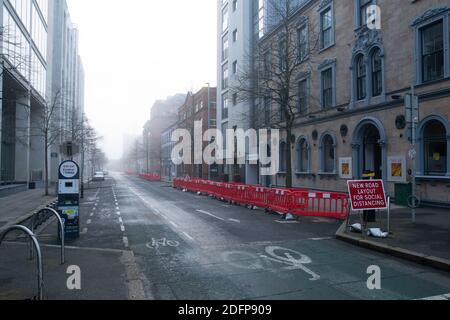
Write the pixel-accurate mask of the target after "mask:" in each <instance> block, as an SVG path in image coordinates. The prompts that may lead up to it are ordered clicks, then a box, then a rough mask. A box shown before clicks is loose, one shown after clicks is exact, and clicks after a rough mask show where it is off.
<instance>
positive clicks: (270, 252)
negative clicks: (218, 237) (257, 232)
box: [223, 246, 321, 281]
mask: <svg viewBox="0 0 450 320" xmlns="http://www.w3.org/2000/svg"><path fill="white" fill-rule="evenodd" d="M233 258H234V259H233ZM223 259H224V260H225V261H226V262H228V263H230V264H231V265H233V266H234V267H236V268H240V269H248V270H264V269H273V268H270V267H268V266H267V262H275V263H278V264H283V265H286V266H285V267H284V268H283V269H284V270H288V271H294V270H302V271H304V272H305V273H307V274H308V275H310V276H311V278H310V279H309V280H310V281H317V280H320V278H321V277H320V275H318V274H317V273H315V272H314V271H312V270H311V269H309V268H307V267H306V266H305V265H307V264H311V263H312V260H311V258H310V257H308V256H306V255H304V254H302V253H300V252H298V251H295V250H291V249H287V248H283V247H277V246H268V247H266V249H265V254H259V255H256V254H253V253H249V252H246V251H229V252H225V253H224V254H223Z"/></svg>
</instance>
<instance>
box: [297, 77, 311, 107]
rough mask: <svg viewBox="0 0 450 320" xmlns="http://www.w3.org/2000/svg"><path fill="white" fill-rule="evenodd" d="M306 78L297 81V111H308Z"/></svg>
mask: <svg viewBox="0 0 450 320" xmlns="http://www.w3.org/2000/svg"><path fill="white" fill-rule="evenodd" d="M308 107H309V105H308V79H303V80H300V82H299V83H298V112H299V113H302V114H305V113H307V112H308Z"/></svg>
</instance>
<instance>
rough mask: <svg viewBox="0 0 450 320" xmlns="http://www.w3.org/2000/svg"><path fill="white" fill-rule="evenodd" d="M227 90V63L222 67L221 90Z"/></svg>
mask: <svg viewBox="0 0 450 320" xmlns="http://www.w3.org/2000/svg"><path fill="white" fill-rule="evenodd" d="M227 88H228V62H225V63H224V65H223V66H222V89H227Z"/></svg>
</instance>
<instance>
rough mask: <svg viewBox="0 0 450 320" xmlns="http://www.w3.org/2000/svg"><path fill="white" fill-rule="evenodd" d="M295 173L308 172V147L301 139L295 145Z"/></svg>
mask: <svg viewBox="0 0 450 320" xmlns="http://www.w3.org/2000/svg"><path fill="white" fill-rule="evenodd" d="M297 172H298V173H308V172H309V145H308V141H307V140H306V139H305V138H302V139H300V140H299V141H298V143H297Z"/></svg>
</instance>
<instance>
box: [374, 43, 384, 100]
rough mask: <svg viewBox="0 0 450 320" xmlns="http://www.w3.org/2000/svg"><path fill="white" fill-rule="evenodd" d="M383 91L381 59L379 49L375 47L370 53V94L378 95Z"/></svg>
mask: <svg viewBox="0 0 450 320" xmlns="http://www.w3.org/2000/svg"><path fill="white" fill-rule="evenodd" d="M382 92H383V61H382V58H381V50H380V49H378V48H377V49H375V50H374V51H373V53H372V96H373V97H378V96H379V95H381V93H382Z"/></svg>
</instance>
